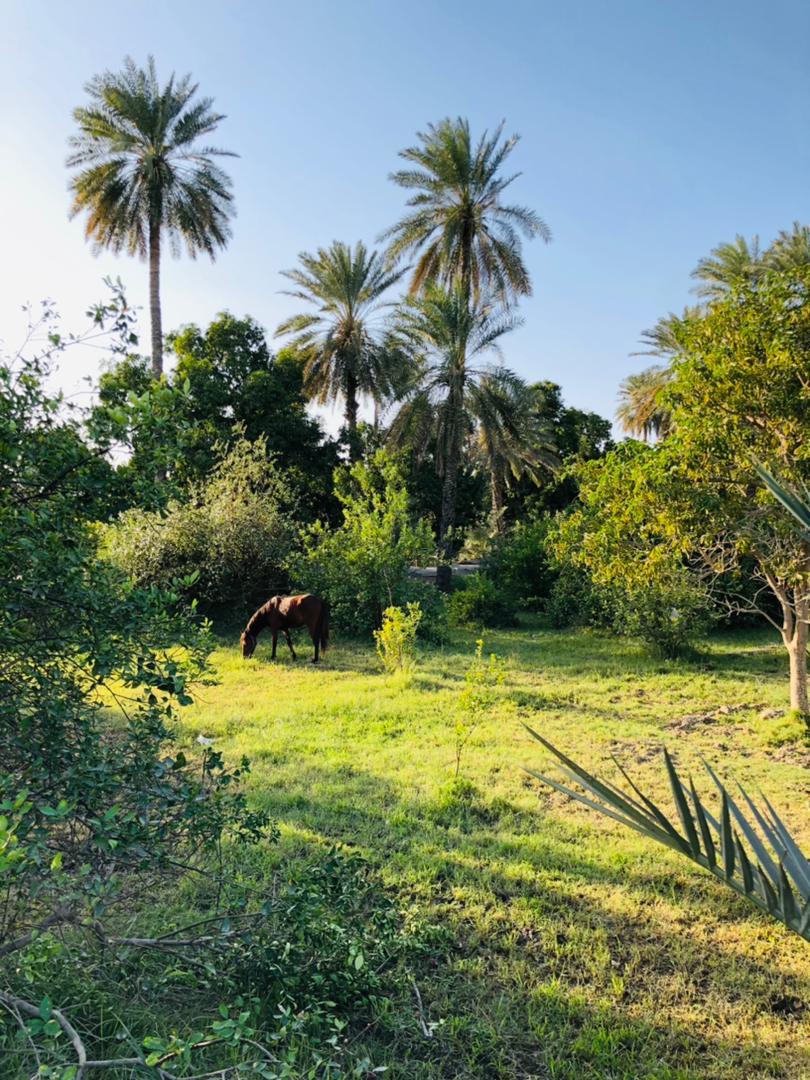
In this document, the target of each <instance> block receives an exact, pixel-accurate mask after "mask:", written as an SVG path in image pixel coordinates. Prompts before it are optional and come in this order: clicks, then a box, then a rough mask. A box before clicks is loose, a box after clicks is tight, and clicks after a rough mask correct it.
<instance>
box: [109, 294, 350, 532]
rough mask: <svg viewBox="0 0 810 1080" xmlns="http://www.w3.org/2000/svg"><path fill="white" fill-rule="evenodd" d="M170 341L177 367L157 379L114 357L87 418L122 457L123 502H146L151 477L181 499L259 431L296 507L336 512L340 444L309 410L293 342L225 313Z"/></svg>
mask: <svg viewBox="0 0 810 1080" xmlns="http://www.w3.org/2000/svg"><path fill="white" fill-rule="evenodd" d="M168 341H169V345H170V347H171V349H172V351H173V353H174V356H175V358H176V365H175V367H174V369H173V371H172V372H171V373H169V374H168V375H167V376H165V377H164V379H163V380H162V381H161V382H160V383H156V382H154V381H153V380H152V378H151V376H150V373H149V368H148V365H147V363H146V361H145V360H144V359H142V358H140V357H137V356H126V357H124V358H122V359H120V360H118V361H117V363H115V364H114V365H113V366H112V367H111V368H110V369H109V370H108V371H106V372H104V373H103V374H102V376H101V379H100V381H99V395H98V403H97V404H96V406H95V407H94V408H93V410H92V412H91V415H90V418H89V425H88V426H89V430H90V432H91V434H92V435H93V436H94V437H95V439H96V440H97V441H98V442H99V443H109V442H114V443H115V444H116V445H117V446H118V447H119V450H120V451H121V452H123V453H124V454H125V455H126V456H125V459H124V460H123V461H122V462H121V463H120V464H119V465H118V467H117V469H116V476H117V479H118V500H119V504H120V505H121V506H122V507H125V506H143V505H144V502H145V499H144V493H145V489H149V488H150V487H151V488H152V489H154V488H155V483H154V481H155V477H156V476H158V477H159V478H160V479H161V484H160V485H159V487H158V488H157V492H156V494H157V495H158V496H160V498H161V501H162V503H163V504H165V502H166V501H168V499H169V498H171V497H172V496H174V497H175V498H178V497H179V498H185V497H186V493H187V491H188V489H189V487H190V486H193V485H199V484H200V483H202V482H204V481H205V479H206V477H207V476H208V474H209V472H210V471H211V469H212V468H213V467H214V465H215V464H216V462H217V460H218V456H221V451H222V448H223V447H230V446H231V445H232V444H233V443H234V442H235V441H236V440H238V439H239V438H246V439H248V440H250V441H251V442H252V441H255V440H256V439H258V438H262V439H263V440H264V441H265V445H266V447H267V450H268V452H270V453H272V454H273V455H274V457H275V460H276V461H277V463H278V464H279V466H280V467H282V468H283V469H284V471H285V473H286V475H287V478H288V482H289V484H290V486H291V487H292V488H293V489H294V490H295V491H296V492H298V493H300V495H301V506H300V512H301V513H302V514H304V515H305V516H306V515H309V514H311V512H312V511H311V509H310V507H312V506H314V505H318V506H321V507H323V508H325V510H326V511H327V512H334V506H333V502H332V492H331V480H332V471H333V469H334V467H335V465H336V463H337V447H336V446H335V444H334V443H333V442H331V441H330V440H325V439H324V438H323V433H322V431H321V428H320V425H319V423H318V422H317V421H316V420H314V419H313V418H312V417H310V416H309V415H308V414H307V411H306V397H305V395H304V389H303V378H304V376H303V365H302V362H301V361H300V360H299V359H298V358H297V357H296V356H295V355H294V354H292V353H291V352H290V351H289V350H284V351H282V352H280V353H279V354H278V355H275V356H274V355H273V354H272V353H271V352H270V350H269V348H268V346H267V340H266V337H265V334H264V331H263V330H262V328H261V327H260V326H259V325H258V324H257V323H256V322H255V321H254V320H253V319H251V318H249V317H245V318H243V319H238V318H236V317H235V316H233V315H231V314H229V313H227V312H223V313H222V314H220V315H218V316H217V317H216V319H214V321H213V322H212V323H211V324H210V325H209V327H208V328H207V329H206V330H205V331H203V330H201V329H200V328H199V327H197V326H195V325H193V324H192V325H188V326H185V327H183V329H182V330H180V331H178V332H177V333H176V334H172V335H170V336H169V339H168Z"/></svg>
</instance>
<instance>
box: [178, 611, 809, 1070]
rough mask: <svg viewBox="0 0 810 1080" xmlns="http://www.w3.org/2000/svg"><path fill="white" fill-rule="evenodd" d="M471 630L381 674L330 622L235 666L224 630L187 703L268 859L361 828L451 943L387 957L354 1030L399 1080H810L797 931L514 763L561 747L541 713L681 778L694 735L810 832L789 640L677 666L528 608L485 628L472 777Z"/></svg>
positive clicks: (285, 861)
mask: <svg viewBox="0 0 810 1080" xmlns="http://www.w3.org/2000/svg"><path fill="white" fill-rule="evenodd" d="M474 637H475V635H473V634H463V633H458V634H456V635H455V636H454V638H453V639H452V641H451V642H450V643H449V644H447V645H445V646H444V647H441V648H436V649H431V650H428V651H425V652H423V653H422V654H421V655H420V658H419V663H418V666H417V669H416V671H415V672H414V673H413V674H412V675H411V676H409V677H391V678H389V677H386V676H384V675H382V674H380V672H379V670H378V665H377V663H376V658H375V656H374V654H373V651H372V650H371V648H369V647H361V646H358V645H353V644H349V643H345V642H341V641H340V639H338V640H337V641H336V642H335V643H334V647H333V649H332V651H331V652H330V653H329V654H328V659H327V662H326V663H325V664H324V665H323V666H321V667H317V668H316V667H313V666H312V665H310V664H309V663H306V662H304V660H303V658H302V659H299V661H298V662H297V664H293V663H292V662H291V661H290V659H289V657H288V654H287V652H286V648H284V647H281V648H280V650H279V652H280V656H281V659H280V661H278V662H276V663H274V664H273V663H270V660H269V643H267V642H264V641H262V642H261V643H260V647H259V649H258V651H257V654H256V657H255V658H254V659H253V660H252V661H250V662H244V661H243V660H242V659H241V657H240V655H239V652H238V648H237V641H236V636H235V635H233V636H230V635H229V637H228V639H227V640H226V639H224V638H223V640H222V644H221V647H220V648H219V649H218V651H217V652H216V653H215V655H214V662H215V666H216V668H217V672H218V676H219V679H220V683H219V685H217V686H213V687H207V688H205V689H204V690H203V691H202V698H201V700H200V701H199V702H198V703H197V704H196V705H195V706H193V707H191V708H190V709H188V710H186V712H185V716H184V721H183V722H184V730H185V734H186V737H187V738H188V740H189V741H190V742H191V741H192V740H193V739H195V738H196V737H197V736H198V735H204V736H207V737H209V738H214V739H215V744H216V746H217V748H218V749H221V750H222V751H223V752H224V753H225V755H226V757H227V758H228V759H236V758H237V757H238V756H239V755H241V754H243V753H245V754H248V755H249V756H250V757H251V759H252V761H253V771H252V775H251V777H250V780H249V785H250V791H251V797H252V799H253V800H255V802H256V803H257V804H259V805H261V806H262V807H264V808H266V809H268V810H269V811H270V812H271V813H272V814H273V815H274V817H275V818H276V819H277V820H278V822H279V824H280V826H281V830H282V841H281V844H280V845H279V846H277V847H274V848H272V849H268V854H267V859H268V860H272V861H273V862H274V864H275V865H281V866H284V865H289V864H290V863H291V862H294V861H295V860H299V859H301V858H304V857H310V856H311V855H312V852H313V851H314V850H318V849H319V848H326V847H328V846H329V845H330V844H331V843H333V842H335V841H337V842H339V843H341V844H344V845H347V846H348V847H349V848H351V849H355V850H358V851H359V852H361V853H363V855H365V856H366V857H367V858H368V859H369V860H370V861H371V862H372V864H373V866H374V867H376V868H377V869H378V871H379V875H380V877H381V880H382V881H383V882H384V885H385V888H386V889H387V890H388V891H389V893H390V895H391V896H393V897H394V898H395V901H396V903H397V906H398V907H399V909H400V910H401V911H402V912H403V914H404V917H405V918H407V919H408V920H412V921H414V922H415V923H419V924H420V925H421V926H423V927H424V926H425V925H426V924H428V925H432V926H433V927H435V928H436V933H435V948H432V949H427V950H424V951H423V952H422V953H421V954H420V955H418V956H416V957H415V958H414V959H413V961H412V962H411V963H410V967H409V970H408V972H407V973H403V972H399V973H397V980H398V981H397V984H396V985H397V992H396V993H397V997H396V1008H395V1009H394V1010H393V1011H391V1012H390V1013H388V1014H386V1015H385V1016H383V1017H382V1018H381V1019H379V1021H378V1022H377V1023H375V1024H373V1025H372V1026H371V1027H370V1028H368V1029H367V1030H365V1031H363V1032H362V1033H361V1034H360V1035H359V1036H358V1035H357V1034H356V1033H354V1034H355V1037H356V1038H357V1045H358V1046H360V1045H362V1046H364V1047H365V1048H366V1049H367V1051H368V1054H369V1056H370V1058H371V1060H372V1061H373V1062H374V1063H375V1064H380V1065H386V1066H388V1070H389V1071H388V1073H387V1075H389V1076H391V1077H397V1078H398V1077H407V1078H411V1077H414V1078H415V1077H425V1078H430V1077H469V1078H479V1077H480V1078H482V1080H483V1078H492V1077H508V1078H532V1077H537V1078H540V1077H553V1078H555V1080H556V1078H566V1080H586V1078H596V1077H599V1078H608V1077H609V1078H616V1080H619V1078H621V1080H639V1078H648V1077H649V1078H653V1077H655V1078H657V1080H664V1078H666V1080H676V1078H677V1080H687V1078H688V1080H720V1078H724V1080H730V1078H740V1077H745V1078H751V1080H753V1078H758V1077H786V1078H790V1080H799V1078H801V1077H810V1049H809V1048H808V1045H809V1044H810V1038H808V1036H809V1035H810V949H808V946H807V944H806V943H804V942H803V941H802V940H800V939H799V938H798V937H796V936H793V935H791V934H790V933H789V932H788V931H787V930H784V929H783V928H782V927H780V926H779V925H777V924H775V923H772V922H770V921H769V920H768V919H767V918H765V917H764V916H760V915H759V914H758V913H757V912H755V911H754V910H752V909H749V907H748V906H747V905H746V904H745V903H744V902H743V901H741V900H738V899H737V898H736V897H735V896H734V895H733V894H732V893H730V892H729V891H727V890H724V889H723V888H722V887H721V886H720V885H719V884H718V883H716V882H715V881H713V880H712V879H711V878H709V877H708V876H707V875H705V874H703V873H702V872H701V871H700V870H698V869H697V868H692V866H691V865H690V864H689V863H687V862H686V861H685V860H681V859H679V858H678V857H677V856H676V855H675V854H672V853H669V852H668V851H666V850H663V849H660V848H658V847H656V846H654V845H653V844H652V843H651V842H647V841H645V840H644V839H643V838H641V837H638V836H636V835H635V834H633V833H630V832H628V831H625V830H623V829H621V828H620V827H619V826H614V825H613V823H611V822H609V821H607V820H604V819H602V818H600V817H598V816H597V815H594V814H592V813H590V812H589V811H587V810H586V809H584V808H581V807H578V806H576V805H573V804H571V803H570V802H568V801H567V800H565V799H563V798H562V797H560V796H558V795H556V794H555V793H553V792H551V791H550V790H548V789H544V788H543V787H541V786H540V785H539V784H538V783H537V782H536V781H534V780H532V779H531V778H530V777H528V776H527V774H526V773H525V772H524V771H523V769H522V766H524V765H528V766H532V767H539V766H541V765H545V764H547V762H546V760H545V754H544V752H543V751H542V749H541V747H539V745H538V744H537V743H535V742H534V741H533V740H532V739H531V738H530V737H529V736H528V735H527V733H526V731H525V729H524V728H523V726H522V724H521V721H525V722H526V723H528V724H530V725H532V726H533V727H536V728H538V729H539V730H540V731H541V732H542V733H543V734H545V735H546V736H547V737H548V738H550V739H551V740H552V741H553V742H555V743H556V744H557V745H558V746H560V747H562V748H565V749H566V750H567V751H568V752H569V753H571V755H572V756H574V757H576V758H577V759H578V760H580V761H581V762H582V763H583V764H586V765H588V766H592V767H594V768H598V769H601V770H602V771H604V772H607V773H609V774H610V773H611V772H612V770H613V766H612V764H611V762H610V757H609V755H610V754H611V753H615V754H616V755H617V756H619V757H620V759H621V760H622V761H623V763H624V764H625V765H626V766H629V768H630V771H631V773H632V774H633V775H634V777H635V778H638V779H640V780H641V781H642V784H643V786H645V787H646V788H647V789H648V790H649V791H650V793H655V792H657V793H658V794H659V795H661V796H662V798H665V797H666V796H665V792H664V788H665V778H664V770H663V766H662V762H661V759H660V753H659V748H660V746H661V745H662V744H664V745H666V746H668V747H669V748H670V749H671V750H672V751H673V752H674V754H675V756H676V758H677V760H678V762H680V763H681V764H682V765H684V766H687V767H692V768H693V769H694V770H695V773H696V775H699V772H700V769H701V766H700V762H699V755H704V756H705V757H706V758H707V759H708V760H709V761H710V762H711V763H712V764H714V765H716V766H718V767H719V769H720V772H721V774H722V775H725V776H729V777H734V778H737V779H739V780H740V781H741V782H743V784H745V785H747V786H748V787H750V788H751V789H754V790H757V789H758V788H759V787H760V786H761V787H762V789H763V790H764V791H765V792H766V793H767V794H768V795H769V796H770V797H771V798H772V799H774V800H775V802H776V805H777V806H778V807H779V808H781V809H783V810H784V812H785V817H786V819H787V821H788V822H789V823H790V824H791V825H793V826H794V827H795V829H796V832H797V834H798V836H799V838H800V839H801V840H802V841H803V842H805V844H808V845H810V811H808V800H807V795H808V790H810V781H809V779H808V777H809V776H810V774H808V771H807V765H808V759H810V752H809V750H810V748H808V745H807V743H806V741H805V738H804V732H803V726H802V725H801V724H799V723H798V722H797V721H794V720H791V719H790V718H788V717H787V715H786V714H785V715H782V716H766V717H763V716H762V715H761V714H762V713H764V712H767V711H768V710H776V709H783V708H784V706H785V701H786V696H787V682H786V673H785V658H784V656H783V654H782V651H781V650H780V648H779V647H778V646H777V645H776V643H775V640H774V638H773V636H772V635H767V634H759V633H750V634H745V635H740V634H736V635H734V636H725V637H719V638H714V639H712V641H711V642H710V643H708V644H707V645H706V646H705V647H704V648H703V649H702V651H701V653H700V656H699V658H698V659H695V660H694V661H692V662H689V663H686V662H683V663H669V662H661V661H656V660H654V659H651V658H650V657H649V656H647V655H646V654H645V653H644V652H643V651H642V649H641V648H640V647H639V646H637V645H636V644H634V643H633V642H629V641H617V640H615V639H610V638H607V637H602V636H598V635H595V634H591V633H587V632H577V633H571V634H568V633H560V632H553V631H550V630H548V629H545V628H544V627H543V626H542V625H541V624H539V623H533V622H526V623H524V624H523V625H521V627H520V628H519V629H516V630H512V631H503V632H497V633H496V632H492V633H488V634H486V650H487V651H490V650H492V651H494V652H495V653H497V654H498V655H499V656H500V657H502V658H503V659H504V662H505V665H506V672H507V675H506V679H505V681H504V683H503V685H502V687H501V688H500V690H499V702H498V705H497V707H495V708H494V709H492V710H491V712H490V713H489V714H488V715H487V717H486V720H485V721H484V722H483V723H482V724H481V726H480V727H479V728H478V730H477V731H476V732H475V734H474V735H473V737H472V739H471V741H470V743H469V745H468V746H467V748H466V750H465V752H464V755H463V758H462V763H461V776H462V777H463V779H464V781H465V784H464V785H462V786H461V788H459V787H454V786H453V783H452V778H453V772H454V750H453V744H454V726H455V717H456V710H457V703H458V699H459V694H460V691H461V688H462V687H463V685H464V672H465V670H466V669H467V667H468V665H469V663H470V660H471V658H472V654H473V650H474ZM301 652H302V653H303V654H304V656H306V657H307V659H308V657H309V655H310V650H309V648H308V645H307V646H306V647H304V642H303V641H302V642H301ZM719 709H721V711H720V712H718V711H717V710H719ZM699 786H700V787H701V790H704V791H708V788H709V781H708V778H705V780H704V778H703V777H702V776H700V778H699ZM411 977H412V978H413V982H414V983H415V985H416V987H418V990H419V992H420V994H421V999H422V1016H421V1018H420V1009H419V1007H418V1004H417V995H416V992H415V990H414V989H413V984H412V983H411ZM423 1022H424V1024H425V1025H427V1028H428V1030H429V1031H432V1032H433V1034H432V1036H431V1037H427V1036H426V1035H425V1032H424V1027H423ZM433 1025H436V1026H435V1027H433Z"/></svg>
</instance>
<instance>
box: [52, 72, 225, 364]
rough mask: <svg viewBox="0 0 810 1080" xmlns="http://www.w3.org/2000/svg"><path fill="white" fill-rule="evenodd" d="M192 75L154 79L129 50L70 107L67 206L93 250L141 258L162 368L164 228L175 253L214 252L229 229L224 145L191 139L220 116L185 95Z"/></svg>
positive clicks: (205, 101) (190, 91) (191, 88)
mask: <svg viewBox="0 0 810 1080" xmlns="http://www.w3.org/2000/svg"><path fill="white" fill-rule="evenodd" d="M197 89H198V87H197V84H196V83H192V81H191V77H190V76H189V75H185V76H184V77H183V78H181V79H176V78H175V76H174V75H172V76H171V77H170V78H169V80H168V82H167V83H166V84H165V85H164V86H162V87H161V85H160V83H159V82H158V78H157V73H156V71H155V62H154V60H153V58H152V57H151V56H150V57H149V59H148V61H147V65H146V68H139V67H137V66H136V64H135V63H134V61H133V60H132V59H130V58H129V57H127V58H126V60H125V61H124V68H123V70H122V71H119V72H110V71H108V72H105V73H104V74H103V75H97V76H96V77H95V78H94V79H93V80H92V81H91V82H89V83H88V84H87V86H86V90H87V94H88V96H89V98H90V104H89V105H86V106H81V107H79V108H77V109H75V110H74V113H73V117H74V119H75V121H76V123H77V124H78V127H79V131H78V134H76V135H74V136H72V137H71V139H70V145H71V146H72V148H73V152H72V153H71V154H70V156H69V158H68V161H67V164H68V167H69V168H75V169H78V171H77V172H76V173H75V174H74V175H73V176H72V177H71V181H70V187H71V190H72V192H73V196H74V198H73V206H72V210H71V216H74V215H76V214H79V213H81V212H83V211H86V212H87V225H86V230H85V232H86V236H87V238H88V240H91V241H92V242H93V244H94V245H95V248H96V249H97V250H101V249H104V248H109V249H110V250H111V251H113V252H115V253H119V252H121V251H127V252H128V253H129V254H130V255H139V256H140V257H141V258H142V259H143V258H147V257H148V259H149V308H150V315H151V323H152V372H153V374H154V376H155V377H156V378H159V377H160V375H161V374H162V371H163V332H162V321H161V310H160V255H161V246H162V241H163V238H164V236H166V237H168V240H169V244H170V247H171V250H172V252H173V253H174V254H178V253H179V250H180V246H181V242H182V243H184V244H185V246H186V248H187V250H188V253H189V255H191V257H192V258H194V257H195V256H196V255H197V253H198V252H200V251H203V252H205V253H206V254H207V255H210V256H211V258H212V259H213V258H214V257H215V254H216V250H217V248H222V247H224V246H225V244H226V243H227V241H228V238H229V236H230V228H229V220H230V218H231V217H232V216H233V213H234V208H233V195H232V193H231V181H230V179H229V177H228V176H227V175H226V173H225V172H224V171H223V170H222V169H221V168H220V167H219V165H218V164H217V163H216V160H215V159H216V158H217V157H222V156H235V155H230V154H229V153H228V151H225V150H218V149H216V148H214V147H211V146H207V145H200V140H201V139H202V138H203V137H204V136H207V135H209V134H210V133H211V132H212V131H213V130H214V129H215V128H216V127H217V125H218V124H219V122H220V121H221V120H223V119H224V117H223V116H222V115H221V114H220V113H215V112H214V111H213V110H212V108H211V106H212V99H211V98H199V99H198V100H196V101H193V100H192V99H193V98H194V95H195V94H196V92H197Z"/></svg>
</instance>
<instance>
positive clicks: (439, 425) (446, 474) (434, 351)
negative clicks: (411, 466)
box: [390, 286, 519, 591]
mask: <svg viewBox="0 0 810 1080" xmlns="http://www.w3.org/2000/svg"><path fill="white" fill-rule="evenodd" d="M517 325H519V321H518V320H517V319H516V318H515V317H514V316H512V315H510V314H509V313H508V312H504V311H502V310H499V309H497V308H493V307H490V306H484V305H477V306H472V307H471V306H470V303H469V300H468V297H467V296H466V295H465V293H464V290H463V288H462V287H461V286H459V287H457V288H455V289H453V290H452V291H445V290H443V289H440V288H438V287H436V286H434V287H431V288H430V289H429V291H428V292H427V293H426V294H425V295H424V296H421V297H413V298H411V300H410V301H409V303H407V304H406V305H405V306H404V307H403V308H402V310H401V311H400V313H399V317H398V321H397V328H396V331H395V335H396V338H397V341H398V344H399V347H400V348H401V349H402V350H403V351H404V352H409V353H410V354H411V355H412V356H413V357H414V358H415V362H416V364H417V368H416V375H415V377H414V379H413V381H412V385H411V387H410V389H409V390H408V392H407V393H406V394H405V395H404V401H403V403H402V405H401V407H400V409H399V412H398V414H397V416H396V418H395V419H394V422H393V424H392V425H391V429H390V438H391V439H392V441H393V442H394V444H395V445H402V444H404V445H410V446H417V447H419V446H422V447H426V446H433V447H435V453H436V462H437V465H438V468H439V471H440V474H441V477H442V503H441V513H440V517H439V528H438V537H437V539H438V545H439V567H438V574H437V582H438V584H439V586H440V587H441V588H442V589H444V590H445V591H447V590H448V589H449V587H450V579H451V567H450V560H451V557H452V554H453V547H454V539H453V527H454V525H455V520H456V503H457V494H458V474H459V466H460V462H461V457H462V452H463V448H464V444H465V441H466V440H467V439H468V438H469V436H470V435H471V433H472V432H473V431H474V430H475V428H476V425H478V424H480V425H481V426H488V425H491V426H492V433H491V436H490V438H491V440H493V441H494V439H495V438H496V429H500V428H502V427H503V424H504V410H508V409H509V408H510V406H511V407H512V408H515V406H514V402H513V401H511V402H510V400H509V399H507V398H505V397H504V395H503V394H502V393H501V392H500V387H501V386H502V385H503V383H504V381H505V380H508V379H511V380H515V379H516V376H513V375H511V373H507V372H506V371H505V369H503V368H497V367H494V366H492V365H487V364H484V365H483V366H481V365H480V364H479V365H477V366H473V361H475V360H476V358H478V357H482V356H483V355H485V354H486V353H490V352H496V353H497V352H498V348H499V340H500V338H502V337H503V335H504V334H506V333H508V332H509V331H510V330H513V329H514V328H515V327H516V326H517Z"/></svg>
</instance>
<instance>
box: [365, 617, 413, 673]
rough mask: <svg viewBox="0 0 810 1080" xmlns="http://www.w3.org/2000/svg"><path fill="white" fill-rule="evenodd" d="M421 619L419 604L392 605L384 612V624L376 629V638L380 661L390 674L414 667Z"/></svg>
mask: <svg viewBox="0 0 810 1080" xmlns="http://www.w3.org/2000/svg"><path fill="white" fill-rule="evenodd" d="M421 621H422V609H421V607H420V606H419V604H408V605H407V607H406V608H401V607H390V608H386V609H385V611H384V612H383V621H382V626H381V627H380V629H379V630H375V631H374V640H375V641H376V642H377V655H378V656H379V658H380V662H381V663H382V666H383V668H384V669H385V671H387V672H388V673H389V674H393V672H395V671H410V669H411V668H412V667H413V664H414V649H415V645H416V631H417V630H418V629H419V623H420V622H421Z"/></svg>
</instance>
